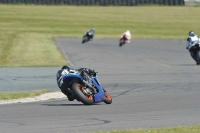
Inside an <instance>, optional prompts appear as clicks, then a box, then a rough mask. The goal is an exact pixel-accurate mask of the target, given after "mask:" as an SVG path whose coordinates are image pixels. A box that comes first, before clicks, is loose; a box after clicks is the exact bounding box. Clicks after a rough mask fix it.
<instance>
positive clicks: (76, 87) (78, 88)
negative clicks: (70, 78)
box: [71, 83, 94, 105]
mask: <svg viewBox="0 0 200 133" xmlns="http://www.w3.org/2000/svg"><path fill="white" fill-rule="evenodd" d="M83 87H84V86H83V85H81V84H78V83H74V84H73V85H72V87H71V88H72V91H73V95H74V96H75V97H76V99H78V101H81V102H82V103H83V104H85V105H92V104H93V103H94V99H93V96H92V95H85V94H84V93H83V89H84V88H83Z"/></svg>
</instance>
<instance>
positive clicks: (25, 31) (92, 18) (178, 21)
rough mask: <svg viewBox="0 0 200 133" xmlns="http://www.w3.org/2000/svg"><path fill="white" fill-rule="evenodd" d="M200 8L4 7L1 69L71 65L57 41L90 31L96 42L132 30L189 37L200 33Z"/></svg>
mask: <svg viewBox="0 0 200 133" xmlns="http://www.w3.org/2000/svg"><path fill="white" fill-rule="evenodd" d="M199 8H200V7H185V6H180V7H179V6H172V7H169V6H137V7H135V6H134V7H118V6H117V7H112V6H109V7H102V6H44V5H43V6H41V5H37V6H36V5H0V67H21V66H61V65H63V64H67V61H66V59H65V58H64V56H63V55H62V54H61V52H60V51H59V50H58V49H57V48H56V46H55V44H54V41H53V39H54V38H56V37H66V38H69V37H75V38H81V37H82V35H83V33H84V32H85V31H86V30H88V29H89V28H91V27H95V28H96V36H95V37H96V38H119V36H120V34H121V33H122V32H124V31H125V30H127V29H129V30H130V31H131V33H132V38H133V39H134V38H151V39H185V38H186V37H187V33H188V31H189V30H191V29H193V30H195V31H196V32H197V34H199V33H198V31H200V26H198V25H199V20H200V16H199V15H196V14H200V10H199ZM194 12H195V14H194ZM192 14H194V15H192ZM66 45H67V44H66Z"/></svg>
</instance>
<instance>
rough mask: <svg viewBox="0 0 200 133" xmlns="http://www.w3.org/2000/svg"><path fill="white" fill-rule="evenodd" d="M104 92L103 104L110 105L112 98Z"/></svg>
mask: <svg viewBox="0 0 200 133" xmlns="http://www.w3.org/2000/svg"><path fill="white" fill-rule="evenodd" d="M103 90H104V99H103V102H104V103H106V104H111V103H112V97H111V95H110V94H109V93H108V92H107V91H106V90H105V89H103Z"/></svg>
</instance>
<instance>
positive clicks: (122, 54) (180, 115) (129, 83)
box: [0, 38, 200, 133]
mask: <svg viewBox="0 0 200 133" xmlns="http://www.w3.org/2000/svg"><path fill="white" fill-rule="evenodd" d="M55 42H56V44H57V45H58V47H59V48H60V49H61V50H62V52H63V53H64V55H65V56H66V57H67V59H69V62H70V65H71V66H73V67H74V68H79V67H89V68H94V69H95V70H96V71H98V72H99V74H98V76H99V80H100V82H101V84H102V85H103V86H104V87H105V88H106V89H107V91H108V92H110V94H111V95H112V97H113V103H112V104H110V105H107V104H104V103H99V104H97V105H92V106H85V105H83V104H82V103H79V102H77V101H73V102H70V101H68V100H67V99H61V100H53V101H51V100H50V101H43V102H35V103H23V104H22V103H21V104H13V105H2V106H0V132H1V133H71V132H73V133H77V132H90V131H109V130H115V129H138V128H157V127H161V128H162V127H174V126H182V125H195V124H200V119H199V118H200V111H199V110H200V103H199V101H200V96H199V94H200V86H199V82H200V76H199V75H200V66H197V65H195V62H194V61H193V60H192V59H191V57H190V55H189V52H188V51H187V50H186V49H185V41H184V40H135V39H132V41H131V43H130V44H127V45H125V46H123V47H119V46H118V40H117V39H116V40H115V39H95V40H93V41H92V42H89V43H86V44H81V39H66V38H60V39H56V40H55ZM32 82H34V83H35V86H37V85H38V84H37V82H36V81H32ZM50 84H52V83H50ZM21 85H22V84H21ZM32 86H33V85H32ZM38 86H39V85H38ZM47 86H49V85H48V84H47Z"/></svg>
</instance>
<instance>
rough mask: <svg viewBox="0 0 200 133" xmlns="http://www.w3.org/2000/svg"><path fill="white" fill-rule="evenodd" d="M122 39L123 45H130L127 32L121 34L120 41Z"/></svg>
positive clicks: (129, 35) (129, 37)
mask: <svg viewBox="0 0 200 133" xmlns="http://www.w3.org/2000/svg"><path fill="white" fill-rule="evenodd" d="M121 39H124V40H125V43H130V40H131V33H130V31H129V30H126V31H125V32H124V33H122V34H121V36H120V40H121Z"/></svg>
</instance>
